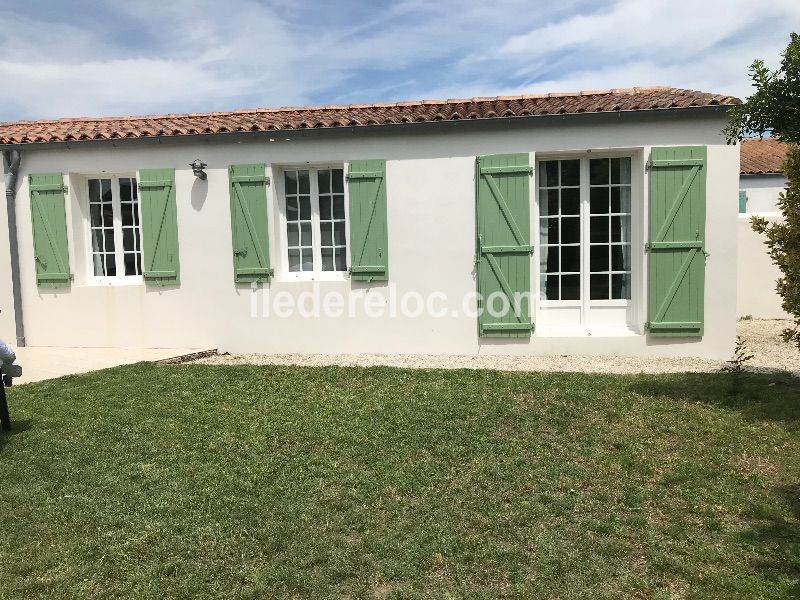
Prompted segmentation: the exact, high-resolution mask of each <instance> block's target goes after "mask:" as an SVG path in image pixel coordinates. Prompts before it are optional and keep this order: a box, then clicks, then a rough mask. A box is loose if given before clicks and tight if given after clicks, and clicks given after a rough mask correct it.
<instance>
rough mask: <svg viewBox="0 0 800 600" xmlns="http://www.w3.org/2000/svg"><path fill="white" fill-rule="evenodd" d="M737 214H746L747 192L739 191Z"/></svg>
mask: <svg viewBox="0 0 800 600" xmlns="http://www.w3.org/2000/svg"><path fill="white" fill-rule="evenodd" d="M739 212H740V213H746V212H747V192H746V191H744V190H739Z"/></svg>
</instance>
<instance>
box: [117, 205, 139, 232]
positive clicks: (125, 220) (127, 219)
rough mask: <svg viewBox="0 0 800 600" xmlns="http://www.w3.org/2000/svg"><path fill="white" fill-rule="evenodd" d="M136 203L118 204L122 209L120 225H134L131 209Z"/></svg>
mask: <svg viewBox="0 0 800 600" xmlns="http://www.w3.org/2000/svg"><path fill="white" fill-rule="evenodd" d="M135 206H136V205H135V204H131V203H130V202H123V203H122V204H121V205H120V210H121V211H122V226H123V227H129V226H132V225H134V221H133V209H134V207H135Z"/></svg>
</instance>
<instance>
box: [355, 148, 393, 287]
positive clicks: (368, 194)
mask: <svg viewBox="0 0 800 600" xmlns="http://www.w3.org/2000/svg"><path fill="white" fill-rule="evenodd" d="M347 190H348V194H349V196H350V215H349V217H350V258H351V263H352V264H351V266H350V274H351V277H352V278H353V279H354V280H356V281H386V280H387V279H388V278H389V236H388V233H387V228H386V161H385V160H354V161H352V162H351V163H350V166H349V169H348V171H347Z"/></svg>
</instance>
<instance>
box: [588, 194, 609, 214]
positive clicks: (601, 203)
mask: <svg viewBox="0 0 800 600" xmlns="http://www.w3.org/2000/svg"><path fill="white" fill-rule="evenodd" d="M589 212H590V213H592V214H593V215H602V214H607V213H608V188H604V187H603V188H592V189H591V190H589Z"/></svg>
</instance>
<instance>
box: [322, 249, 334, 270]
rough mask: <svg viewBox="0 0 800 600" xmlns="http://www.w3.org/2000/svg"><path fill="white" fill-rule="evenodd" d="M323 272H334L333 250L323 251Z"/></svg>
mask: <svg viewBox="0 0 800 600" xmlns="http://www.w3.org/2000/svg"><path fill="white" fill-rule="evenodd" d="M322 270H323V271H333V248H323V249H322Z"/></svg>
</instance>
